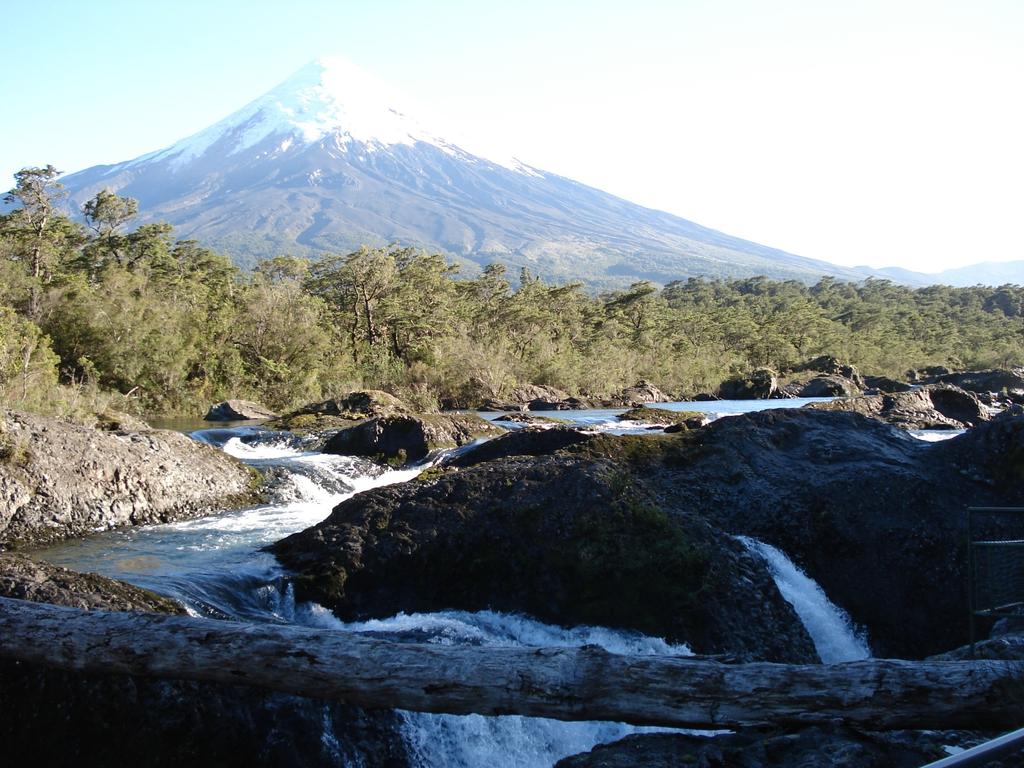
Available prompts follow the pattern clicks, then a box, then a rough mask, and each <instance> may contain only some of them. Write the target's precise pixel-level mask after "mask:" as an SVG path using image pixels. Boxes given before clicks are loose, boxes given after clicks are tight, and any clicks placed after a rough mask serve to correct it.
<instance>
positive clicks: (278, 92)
mask: <svg viewBox="0 0 1024 768" xmlns="http://www.w3.org/2000/svg"><path fill="white" fill-rule="evenodd" d="M328 135H334V136H335V137H336V139H337V141H338V143H339V144H347V143H350V142H359V143H361V144H365V145H367V146H369V147H371V148H372V147H374V146H391V145H395V144H409V145H411V144H415V143H417V142H424V143H427V144H432V145H434V146H436V147H439V148H441V149H443V150H444V151H446V152H448V153H450V154H451V153H455V152H457V151H459V150H458V149H457V148H456V147H455V146H454V145H452V144H450V143H449V142H447V141H445V140H444V139H442V138H440V137H439V136H437V135H435V134H434V133H432V132H430V131H428V130H427V129H426V128H424V127H423V126H422V125H420V124H419V123H418V122H417V121H416V120H414V119H413V118H411V117H409V116H408V115H407V114H406V112H405V110H404V109H403V107H402V96H401V95H400V94H398V93H397V92H395V91H394V90H393V89H391V88H390V87H389V86H387V85H386V84H384V83H383V82H381V81H379V80H377V79H376V78H374V77H373V76H372V75H370V74H368V73H367V72H364V71H363V70H362V69H360V68H359V67H358V66H356V65H355V64H353V63H352V62H350V61H348V60H347V59H344V58H342V57H340V56H324V57H321V58H318V59H315V60H314V61H312V62H310V63H309V64H307V65H306V66H304V67H303V68H302V69H300V70H299V71H298V72H296V73H295V74H294V75H292V76H291V77H289V78H288V79H287V80H285V81H284V82H282V83H281V84H280V85H278V86H277V87H275V88H273V89H272V90H270V91H268V92H267V93H266V94H264V95H263V96H261V97H259V98H258V99H256V100H255V101H252V102H250V103H249V104H247V105H246V106H244V107H242V109H240V110H238V111H237V112H235V113H234V114H232V115H229V116H228V117H226V118H224V119H223V120H221V121H220V122H218V123H215V124H214V125H212V126H210V127H209V128H207V129H205V130H203V131H200V132H199V133H197V134H194V135H192V136H190V137H188V138H186V139H183V140H182V141H179V142H178V143H176V144H174V145H172V146H170V147H168V148H167V149H163V150H160V151H158V152H155V153H153V154H150V155H146V156H144V157H140V158H138V159H137V160H136V161H135V162H136V163H138V162H142V161H145V162H151V161H153V160H164V159H166V160H169V161H170V162H171V164H172V165H173V166H181V165H184V164H185V163H188V162H189V161H191V160H193V159H195V158H197V157H200V156H202V155H203V154H205V153H206V151H207V150H209V149H210V148H211V147H213V146H214V145H215V144H220V145H221V146H220V149H221V150H222V151H223V152H225V153H227V154H236V153H238V152H241V151H243V150H245V149H248V148H250V147H253V146H255V145H257V144H259V143H261V142H263V141H264V140H265V139H267V138H268V137H270V136H274V137H280V139H281V142H280V145H279V149H280V151H286V150H287V149H289V148H291V147H296V146H303V145H307V144H311V143H313V142H316V141H319V140H321V139H322V138H324V137H325V136H328Z"/></svg>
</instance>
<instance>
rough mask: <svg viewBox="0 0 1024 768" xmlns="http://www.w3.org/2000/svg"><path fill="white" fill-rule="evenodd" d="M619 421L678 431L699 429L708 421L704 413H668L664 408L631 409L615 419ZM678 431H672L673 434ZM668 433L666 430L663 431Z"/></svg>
mask: <svg viewBox="0 0 1024 768" xmlns="http://www.w3.org/2000/svg"><path fill="white" fill-rule="evenodd" d="M616 418H617V419H619V420H620V421H638V422H640V423H642V424H661V425H664V426H665V427H678V428H679V429H700V428H701V427H703V426H704V425H705V424H707V423H708V422H709V421H710V418H709V417H708V415H707V414H706V413H697V412H696V411H670V410H668V409H666V408H645V407H642V408H633V409H631V410H628V411H626V412H625V413H620V414H619V415H618V416H617V417H616ZM679 429H674V430H672V431H673V432H676V431H679ZM665 431H666V432H667V431H669V430H668V429H666V430H665Z"/></svg>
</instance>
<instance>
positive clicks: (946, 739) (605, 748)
mask: <svg viewBox="0 0 1024 768" xmlns="http://www.w3.org/2000/svg"><path fill="white" fill-rule="evenodd" d="M965 739H967V741H966V742H965ZM978 741H979V739H978V738H977V737H976V736H974V735H973V734H963V733H959V732H955V731H889V732H884V733H871V732H866V731H861V730H854V729H849V728H841V727H835V728H806V729H803V730H800V731H797V732H796V733H772V732H767V733H756V732H739V733H729V734H721V735H718V736H713V737H704V736H697V735H690V734H677V733H650V734H636V735H633V736H627V737H626V738H624V739H621V740H620V741H616V742H614V743H612V744H601V745H598V746H596V747H594V748H593V749H592V750H591V751H590V752H585V753H583V754H580V755H573V756H572V757H567V758H565V759H564V760H560V761H559V762H558V763H556V764H555V765H556V768H634V766H644V768H678V766H681V765H695V766H709V767H710V766H729V768H793V766H800V767H804V768H811V767H812V766H825V765H827V766H830V767H831V768H917V766H920V765H923V764H925V763H931V762H932V761H934V760H938V759H939V758H942V757H946V756H947V755H948V754H949V753H948V752H947V751H946V750H945V749H944V747H945V745H947V744H953V745H957V744H965V745H966V746H970V745H972V744H973V743H976V742H978ZM993 765H994V766H995V765H996V764H993Z"/></svg>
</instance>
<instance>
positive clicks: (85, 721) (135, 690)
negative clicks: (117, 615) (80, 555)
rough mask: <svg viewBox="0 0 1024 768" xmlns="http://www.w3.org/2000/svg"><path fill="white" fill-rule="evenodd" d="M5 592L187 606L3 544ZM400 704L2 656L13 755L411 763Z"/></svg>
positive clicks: (45, 760) (46, 760)
mask: <svg viewBox="0 0 1024 768" xmlns="http://www.w3.org/2000/svg"><path fill="white" fill-rule="evenodd" d="M0 596H4V597H14V598H18V599H23V600H26V599H27V600H33V601H37V602H52V603H55V604H57V605H67V606H71V607H75V608H86V609H102V610H114V611H124V610H133V611H135V610H139V611H151V612H156V613H183V612H184V609H183V608H182V607H181V606H180V605H178V604H177V603H175V602H174V601H172V600H168V599H167V598H164V597H160V596H159V595H155V594H154V593H152V592H148V591H146V590H143V589H139V588H137V587H134V586H132V585H130V584H125V583H123V582H118V581H114V580H112V579H107V578H104V577H102V576H97V575H95V574H83V573H75V572H73V571H68V570H66V569H63V568H57V567H55V566H51V565H48V564H46V563H36V562H32V561H30V560H28V559H26V558H23V557H16V556H12V555H0ZM399 728H400V723H399V721H398V718H397V717H396V715H394V714H393V713H391V712H372V713H371V712H366V711H364V710H361V709H357V708H355V707H348V706H345V705H342V704H338V703H332V702H321V701H316V700H313V699H304V698H301V697H298V696H290V695H287V694H279V693H270V692H264V691H259V690H254V689H251V688H246V687H244V686H226V685H215V684H210V683H194V682H179V681H164V680H152V679H147V678H141V677H130V676H126V675H87V674H81V673H77V672H68V671H63V670H53V669H48V668H45V667H40V666H35V665H30V664H25V663H22V662H14V661H8V660H0V741H2V743H3V745H4V750H5V755H7V756H8V757H11V756H15V755H22V756H27V755H31V757H32V764H33V765H39V766H54V767H55V768H56V767H57V766H67V765H76V764H77V765H133V766H145V767H148V766H171V765H217V766H239V768H241V767H242V766H256V765H274V766H284V767H286V768H290V767H291V766H294V767H295V768H298V767H299V766H308V765H380V766H389V767H391V768H404V767H405V766H407V765H409V764H410V760H409V757H408V755H407V754H406V753H405V749H404V746H403V741H402V739H401V736H400V735H399Z"/></svg>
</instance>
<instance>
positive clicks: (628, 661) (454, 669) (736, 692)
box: [0, 598, 1024, 730]
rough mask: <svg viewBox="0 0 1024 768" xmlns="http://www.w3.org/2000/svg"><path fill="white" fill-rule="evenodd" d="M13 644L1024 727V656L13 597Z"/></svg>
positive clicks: (414, 704)
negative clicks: (370, 630) (750, 643)
mask: <svg viewBox="0 0 1024 768" xmlns="http://www.w3.org/2000/svg"><path fill="white" fill-rule="evenodd" d="M0 657H4V658H8V659H16V660H20V661H24V662H29V663H32V664H41V665H45V666H50V667H57V668H60V669H70V670H79V671H82V672H87V673H108V674H128V675H141V676H145V677H160V678H172V679H179V680H205V681H213V682H220V683H231V684H245V685H252V686H256V687H259V688H265V689H270V690H275V691H284V692H287V693H293V694H299V695H302V696H308V697H313V698H322V699H338V700H343V701H346V702H348V703H350V704H354V705H357V706H361V707H365V708H370V709H373V708H398V709H408V710H418V711H422V712H444V713H450V714H469V713H478V714H483V715H504V714H519V715H531V716H539V717H550V718H556V719H560V720H615V721H624V722H629V723H635V724H640V725H663V726H677V727H696V728H723V727H726V728H732V727H744V726H755V725H761V724H765V723H777V724H787V725H797V724H798V725H807V724H811V723H822V722H833V721H836V720H841V721H843V722H846V723H850V724H856V725H869V726H871V728H872V729H876V730H885V729H898V728H979V729H982V728H984V729H997V728H1004V727H1010V726H1019V725H1020V718H1021V713H1022V712H1024V665H1022V664H1021V663H1019V662H1007V661H984V662H970V661H953V662H915V661H895V660H872V661H859V662H850V663H846V664H835V665H829V666H825V665H786V664H769V663H754V664H735V665H730V664H721V663H718V662H714V661H708V660H698V659H689V658H686V657H666V656H626V655H616V654H611V653H608V652H607V651H604V650H603V649H601V648H599V647H596V646H585V647H583V648H502V649H495V648H482V647H450V646H433V645H415V644H407V643H395V642H389V641H384V640H379V639H374V638H370V637H365V636H360V635H356V634H352V633H347V632H341V631H327V630H317V629H309V628H305V627H296V626H281V625H264V624H260V625H254V624H243V623H236V622H224V621H214V620H210V619H196V618H188V617H180V616H166V615H159V614H146V613H114V612H106V611H81V610H77V609H74V608H64V607H59V606H53V605H43V604H39V603H30V602H25V601H22V600H12V599H7V598H0Z"/></svg>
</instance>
